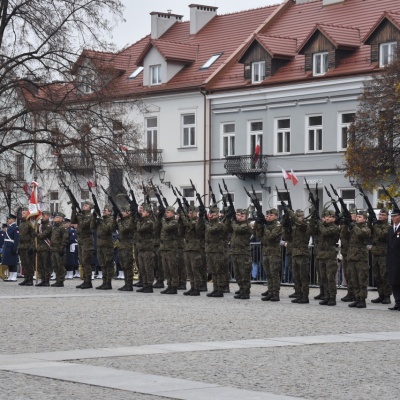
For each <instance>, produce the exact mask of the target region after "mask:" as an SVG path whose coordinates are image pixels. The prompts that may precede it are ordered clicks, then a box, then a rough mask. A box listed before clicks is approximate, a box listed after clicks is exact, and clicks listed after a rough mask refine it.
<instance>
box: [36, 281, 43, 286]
mask: <svg viewBox="0 0 400 400" xmlns="http://www.w3.org/2000/svg"><path fill="white" fill-rule="evenodd" d="M44 283H45V281H40V282H38V283H37V284H36V285H35V286H45V285H44Z"/></svg>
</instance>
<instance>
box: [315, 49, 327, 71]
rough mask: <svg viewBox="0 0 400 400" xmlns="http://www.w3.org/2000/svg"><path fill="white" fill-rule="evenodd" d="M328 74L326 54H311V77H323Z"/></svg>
mask: <svg viewBox="0 0 400 400" xmlns="http://www.w3.org/2000/svg"><path fill="white" fill-rule="evenodd" d="M327 72H328V52H327V51H324V52H322V53H315V54H313V75H314V76H318V75H324V74H326V73H327Z"/></svg>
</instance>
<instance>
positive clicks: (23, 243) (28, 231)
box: [18, 218, 35, 250]
mask: <svg viewBox="0 0 400 400" xmlns="http://www.w3.org/2000/svg"><path fill="white" fill-rule="evenodd" d="M34 248H35V230H34V229H33V226H32V224H31V223H30V222H29V221H28V220H27V219H26V218H24V219H23V220H22V221H21V222H20V224H19V243H18V249H20V250H29V249H34Z"/></svg>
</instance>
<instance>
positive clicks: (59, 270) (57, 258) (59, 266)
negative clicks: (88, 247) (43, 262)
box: [50, 213, 68, 286]
mask: <svg viewBox="0 0 400 400" xmlns="http://www.w3.org/2000/svg"><path fill="white" fill-rule="evenodd" d="M55 216H60V217H62V218H64V214H61V213H57V214H55ZM50 242H51V245H50V253H51V263H52V266H53V268H54V271H55V273H56V283H55V284H53V285H52V286H64V280H65V248H66V246H67V243H68V232H67V231H66V229H65V228H64V226H63V223H62V221H60V222H53V229H52V231H51V238H50Z"/></svg>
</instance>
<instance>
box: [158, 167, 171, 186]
mask: <svg viewBox="0 0 400 400" xmlns="http://www.w3.org/2000/svg"><path fill="white" fill-rule="evenodd" d="M158 177H159V178H160V182H161V183H162V184H163V185H165V186H168V187H169V188H170V189H171V182H164V178H165V169H163V168H161V169H159V170H158Z"/></svg>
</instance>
